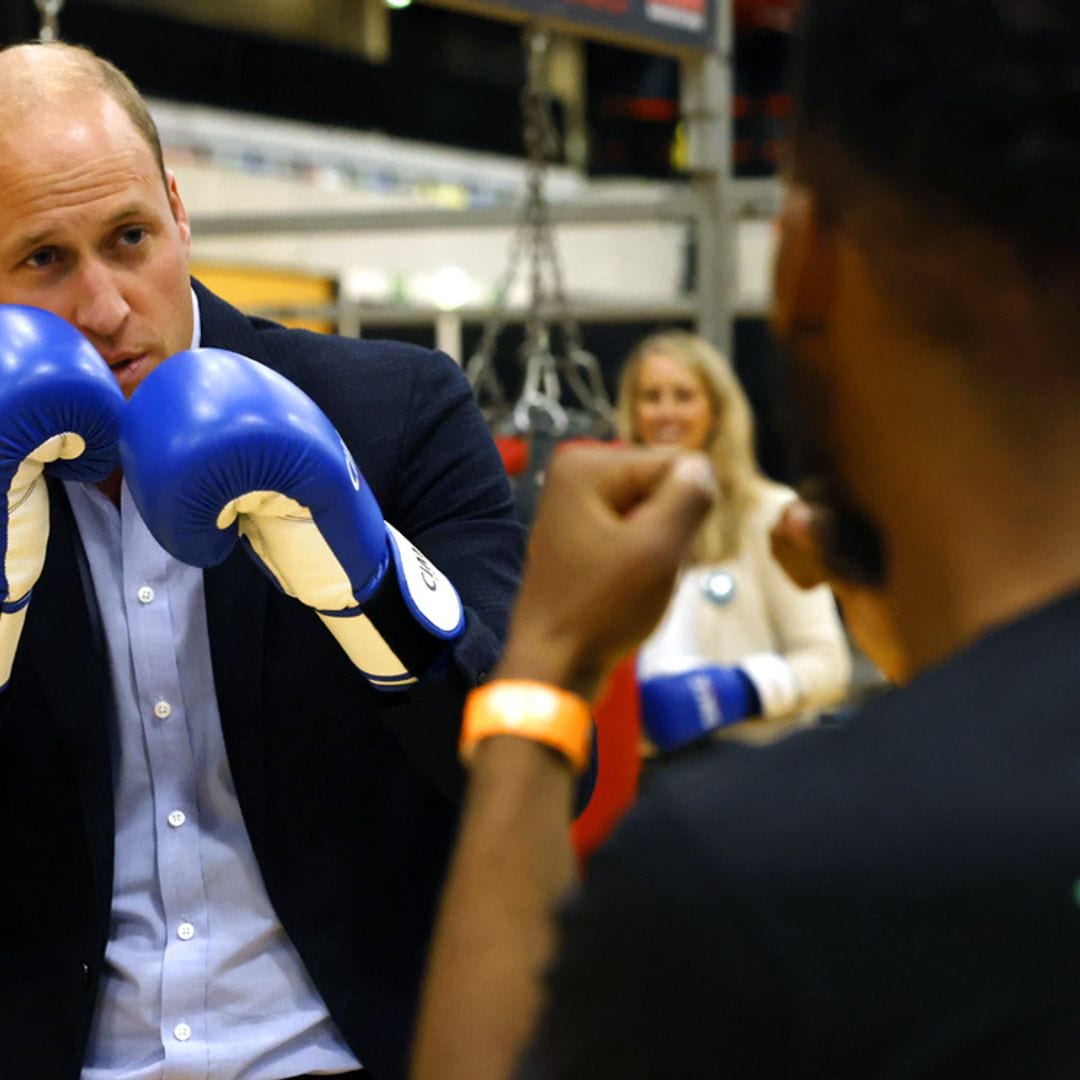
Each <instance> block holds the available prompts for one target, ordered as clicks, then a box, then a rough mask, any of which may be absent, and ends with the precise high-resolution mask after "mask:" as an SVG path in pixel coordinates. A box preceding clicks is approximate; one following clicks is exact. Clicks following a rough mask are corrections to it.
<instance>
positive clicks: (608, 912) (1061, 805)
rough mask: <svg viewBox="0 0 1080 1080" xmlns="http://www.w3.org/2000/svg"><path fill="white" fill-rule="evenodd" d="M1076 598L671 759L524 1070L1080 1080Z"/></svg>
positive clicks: (601, 875)
mask: <svg viewBox="0 0 1080 1080" xmlns="http://www.w3.org/2000/svg"><path fill="white" fill-rule="evenodd" d="M1078 641H1080V594H1077V595H1074V596H1071V597H1068V598H1066V599H1064V600H1062V601H1059V602H1058V603H1056V604H1054V605H1052V606H1050V607H1048V608H1045V609H1043V610H1041V611H1039V612H1036V613H1034V614H1032V615H1030V616H1028V617H1026V618H1024V619H1022V620H1020V621H1018V622H1016V623H1013V624H1011V625H1010V626H1008V627H1005V628H1002V629H1000V630H997V631H995V632H993V633H991V634H989V635H987V636H986V637H985V638H984V639H983V640H981V641H980V642H978V643H976V644H975V645H974V646H972V647H971V648H969V649H967V650H965V651H964V652H963V653H962V654H960V655H958V656H956V657H955V658H953V659H952V660H950V661H949V662H948V663H946V664H944V665H942V666H941V667H939V668H937V669H935V670H933V671H930V672H928V673H926V674H925V675H923V676H922V677H920V678H919V679H918V680H917V681H916V682H914V683H913V684H912V685H911V686H910V687H908V688H906V689H904V690H898V691H895V692H893V693H891V694H888V695H886V696H885V697H883V698H881V699H879V700H878V701H876V702H874V703H873V704H872V705H870V706H869V707H868V708H867V709H866V710H864V711H863V712H862V713H861V714H858V715H857V716H856V717H855V718H853V719H852V720H851V721H850V722H849V723H848V724H847V725H845V726H843V727H840V728H835V729H821V730H813V731H808V732H805V733H803V734H800V735H797V736H794V737H792V738H791V739H789V740H787V741H785V742H783V743H780V744H777V745H775V746H773V747H767V748H746V747H737V746H733V745H731V744H720V745H707V746H705V747H703V748H702V749H700V750H699V751H696V752H694V753H692V754H688V755H685V756H684V757H682V758H680V759H678V760H675V761H672V762H670V763H667V764H661V765H660V766H658V767H657V768H656V769H655V770H653V772H652V773H651V774H650V776H649V777H648V780H647V783H646V784H645V786H644V789H643V792H642V795H641V798H640V799H639V802H638V804H637V806H636V807H635V808H634V810H633V811H632V812H631V813H630V814H629V815H628V817H627V818H626V820H625V821H624V823H623V824H622V826H621V827H620V828H619V829H618V830H617V832H616V833H615V835H614V836H613V837H612V838H611V840H610V841H609V843H608V844H607V845H606V846H605V847H604V849H602V850H601V852H599V853H598V854H597V855H596V856H595V857H594V859H593V861H592V863H591V865H590V867H589V874H588V879H587V881H586V882H585V884H584V885H583V886H582V887H580V888H579V889H578V890H576V892H575V893H574V894H573V895H572V896H570V897H568V898H567V901H566V904H565V905H564V908H563V910H562V912H561V923H562V931H563V941H562V948H561V951H560V954H559V956H558V958H557V960H556V962H555V964H554V966H553V969H552V971H551V973H550V985H549V991H550V1004H549V1008H548V1011H547V1013H546V1015H545V1016H544V1017H543V1019H542V1021H541V1023H540V1026H539V1029H538V1031H537V1033H536V1036H535V1039H534V1042H533V1045H532V1046H531V1047H530V1048H529V1050H528V1051H527V1053H526V1055H525V1057H524V1060H523V1062H522V1065H521V1069H520V1075H521V1076H522V1077H524V1078H528V1080H540V1078H551V1077H575V1078H582V1080H601V1078H605V1077H619V1078H620V1080H631V1078H635V1077H642V1078H646V1077H647V1078H650V1080H651V1078H661V1077H663V1078H668V1077H672V1078H674V1077H686V1078H695V1080H696V1078H702V1077H712V1076H717V1077H720V1076H723V1077H733V1078H738V1080H743V1078H747V1077H822V1078H824V1077H829V1078H831V1080H835V1078H839V1077H853V1078H854V1077H858V1078H860V1080H865V1078H869V1077H883V1078H884V1077H889V1078H897V1077H945V1076H948V1077H960V1076H974V1075H977V1076H980V1077H983V1078H987V1077H995V1078H997V1077H1016V1078H1020V1077H1023V1078H1025V1080H1031V1078H1036V1077H1037V1078H1039V1080H1044V1078H1050V1077H1066V1076H1070V1077H1076V1076H1080V664H1078V663H1076V660H1075V656H1076V648H1077V645H1076V643H1077V642H1078Z"/></svg>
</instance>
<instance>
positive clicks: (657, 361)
mask: <svg viewBox="0 0 1080 1080" xmlns="http://www.w3.org/2000/svg"><path fill="white" fill-rule="evenodd" d="M638 382H639V385H642V386H644V385H646V384H653V383H678V384H679V385H681V386H690V387H695V388H698V387H702V386H704V382H703V380H702V379H701V377H700V376H699V375H698V373H697V372H696V371H693V370H692V369H691V368H689V367H688V366H687V365H686V364H685V363H684V362H683V361H682V360H678V359H676V358H675V357H674V356H671V355H670V354H668V353H666V352H660V351H656V352H650V353H647V354H646V355H645V357H644V359H643V360H642V361H641V368H640V371H639V373H638Z"/></svg>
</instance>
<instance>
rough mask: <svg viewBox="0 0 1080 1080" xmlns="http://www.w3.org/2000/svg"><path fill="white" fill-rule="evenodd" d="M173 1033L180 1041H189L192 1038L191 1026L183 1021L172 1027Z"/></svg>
mask: <svg viewBox="0 0 1080 1080" xmlns="http://www.w3.org/2000/svg"><path fill="white" fill-rule="evenodd" d="M172 1033H173V1034H174V1035H175V1036H176V1038H177V1039H178V1040H179V1041H180V1042H187V1041H188V1039H190V1038H191V1027H190V1026H189V1025H188V1024H185V1023H183V1022H181V1023H179V1024H177V1025H176V1027H174V1028H173V1029H172Z"/></svg>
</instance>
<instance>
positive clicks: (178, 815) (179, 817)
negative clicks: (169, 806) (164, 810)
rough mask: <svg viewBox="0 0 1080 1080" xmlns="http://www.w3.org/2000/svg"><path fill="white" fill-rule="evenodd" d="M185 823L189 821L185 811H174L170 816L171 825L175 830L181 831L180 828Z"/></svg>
mask: <svg viewBox="0 0 1080 1080" xmlns="http://www.w3.org/2000/svg"><path fill="white" fill-rule="evenodd" d="M185 821H187V815H186V814H185V813H184V811H183V810H174V811H173V812H172V813H171V814H170V815H169V824H170V825H171V826H172V827H173V828H174V829H179V828H180V826H181V825H183V824H184V822H185Z"/></svg>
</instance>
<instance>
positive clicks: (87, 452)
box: [0, 306, 124, 690]
mask: <svg viewBox="0 0 1080 1080" xmlns="http://www.w3.org/2000/svg"><path fill="white" fill-rule="evenodd" d="M123 408H124V395H123V393H122V392H121V390H120V387H119V386H118V385H117V382H116V379H115V378H114V377H113V374H112V372H111V371H109V368H108V365H107V364H106V363H105V361H104V360H102V358H101V357H100V356H99V355H98V353H97V352H96V350H95V349H94V347H93V346H92V345H91V344H90V342H88V341H87V340H86V338H84V337H83V336H82V334H80V333H79V331H78V330H76V329H75V328H74V327H73V326H71V325H69V324H68V323H66V322H64V320H63V319H61V318H60V317H59V316H57V315H53V314H51V313H50V312H47V311H41V310H40V309H38V308H31V307H15V306H0V490H2V491H3V494H4V513H3V514H2V515H0V690H3V689H4V688H5V687H6V686H7V684H8V682H9V680H10V679H11V667H12V664H13V663H14V661H15V650H16V649H17V648H18V645H19V637H20V636H21V634H22V627H23V623H24V621H25V620H26V610H27V605H28V604H29V603H30V594H31V591H32V590H33V587H34V584H35V582H36V581H37V579H38V578H39V577H40V576H41V570H42V567H43V566H44V565H45V547H46V544H47V543H48V540H49V494H48V491H47V490H46V488H45V484H44V482H43V481H42V476H43V475H48V476H55V477H58V478H59V479H62V480H79V481H82V482H83V483H94V482H97V481H99V480H104V479H105V477H107V476H108V475H109V474H110V473H111V472H112V471H113V470H114V469H115V468H116V466H117V465H118V464H119V455H118V448H117V440H118V438H119V434H120V415H121V412H122V410H123Z"/></svg>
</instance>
